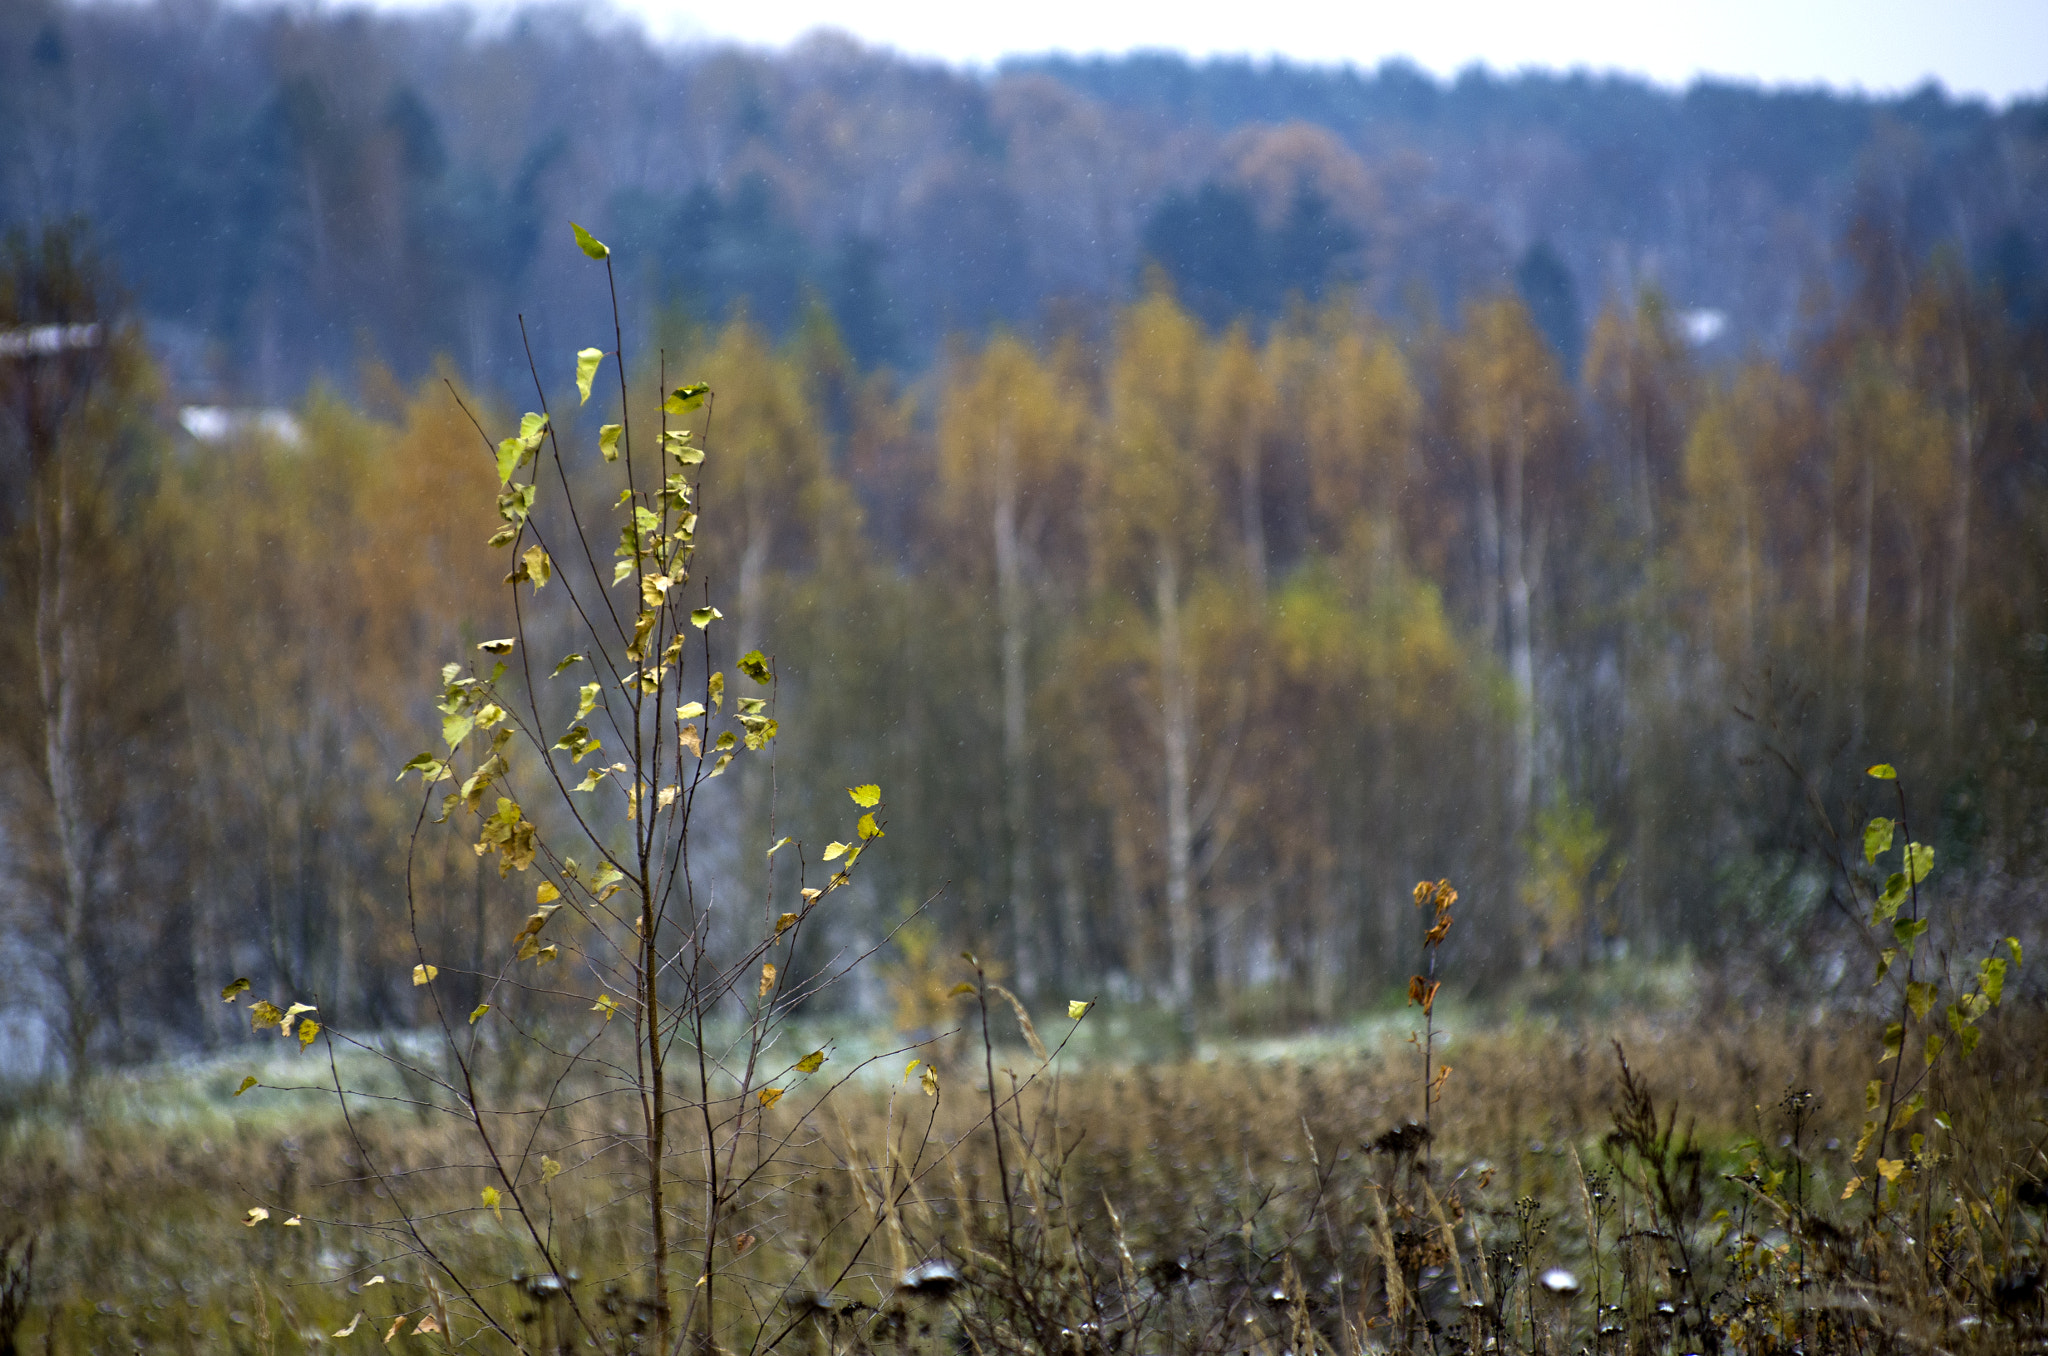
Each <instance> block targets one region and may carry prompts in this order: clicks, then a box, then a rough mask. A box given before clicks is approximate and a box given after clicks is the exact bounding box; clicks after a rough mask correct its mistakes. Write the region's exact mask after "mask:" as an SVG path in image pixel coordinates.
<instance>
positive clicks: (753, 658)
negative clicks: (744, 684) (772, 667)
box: [737, 650, 775, 686]
mask: <svg viewBox="0 0 2048 1356" xmlns="http://www.w3.org/2000/svg"><path fill="white" fill-rule="evenodd" d="M737 667H738V668H739V671H740V672H741V673H744V674H745V675H747V677H749V678H751V679H753V680H754V681H755V682H757V683H760V684H762V685H763V686H766V685H767V684H768V683H769V682H770V681H771V680H773V679H774V677H775V675H774V674H772V673H770V672H769V671H768V660H767V658H766V656H764V655H763V654H762V653H761V652H760V651H759V650H749V651H747V652H746V653H745V654H743V655H741V656H740V662H739V664H738V666H737Z"/></svg>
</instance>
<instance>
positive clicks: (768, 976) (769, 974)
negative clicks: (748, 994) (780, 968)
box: [760, 962, 775, 998]
mask: <svg viewBox="0 0 2048 1356" xmlns="http://www.w3.org/2000/svg"><path fill="white" fill-rule="evenodd" d="M774 987H775V965H774V963H773V962H770V963H769V964H766V965H763V966H762V967H761V994H760V996H761V997H763V998H766V997H767V996H768V991H769V990H770V989H772V988H774Z"/></svg>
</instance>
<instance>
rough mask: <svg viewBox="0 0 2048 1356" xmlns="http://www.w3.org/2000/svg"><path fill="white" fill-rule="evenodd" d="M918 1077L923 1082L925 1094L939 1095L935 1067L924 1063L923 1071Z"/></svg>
mask: <svg viewBox="0 0 2048 1356" xmlns="http://www.w3.org/2000/svg"><path fill="white" fill-rule="evenodd" d="M920 1078H921V1080H922V1082H923V1083H924V1095H925V1096H927V1097H936V1096H938V1095H939V1071H938V1070H937V1069H935V1068H933V1067H932V1066H931V1065H929V1064H927V1065H925V1066H924V1073H923V1074H921V1075H920Z"/></svg>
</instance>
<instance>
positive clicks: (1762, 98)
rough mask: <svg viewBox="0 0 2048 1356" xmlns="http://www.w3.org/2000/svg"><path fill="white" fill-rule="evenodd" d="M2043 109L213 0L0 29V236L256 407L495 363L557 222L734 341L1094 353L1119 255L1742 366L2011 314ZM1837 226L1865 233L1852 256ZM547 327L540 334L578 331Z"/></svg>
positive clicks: (578, 299)
mask: <svg viewBox="0 0 2048 1356" xmlns="http://www.w3.org/2000/svg"><path fill="white" fill-rule="evenodd" d="M2044 148H2048V111H2044V107H2043V105H2042V104H2041V103H2039V102H2038V101H2037V102H2033V103H2022V104H2016V105H2014V106H2011V107H2008V108H2005V109H2003V110H1993V109H1991V108H1989V107H1986V106H1984V105H1982V104H1978V103H1973V102H1969V101H1957V100H1953V99H1950V98H1948V97H1946V96H1945V95H1943V94H1942V93H1941V92H1940V91H1939V90H1936V89H1928V90H1925V91H1922V92H1920V93H1917V94H1913V95H1910V96H1906V97H1894V98H1884V99H1874V98H1866V97H1861V96H1854V95H1844V94H1835V93H1829V92H1824V91H1803V92H1802V91H1764V90H1760V89H1754V88H1747V87H1742V86H1738V85H1728V84H1715V83H1711V82H1708V83H1701V84H1697V85H1694V86H1692V87H1691V88H1689V89H1686V90H1683V91H1678V90H1669V89H1661V88H1657V87H1653V86H1650V85H1648V84H1645V83H1642V82H1640V81H1635V80H1630V79H1625V78H1619V77H1590V76H1560V75H1547V74H1527V75H1517V76H1496V75H1488V74H1486V73H1484V72H1479V71H1475V72H1472V73H1470V74H1468V75H1466V76H1464V77H1461V78H1460V79H1458V80H1456V81H1455V82H1452V83H1449V84H1444V83H1439V82H1437V81H1435V80H1432V79H1430V78H1429V77H1426V76H1424V75H1422V74H1421V73H1419V72H1418V71H1416V70H1415V69H1413V68H1412V67H1407V66H1404V65H1401V64H1399V63H1394V64H1390V65H1388V66H1385V67H1382V68H1380V69H1378V70H1376V71H1355V70H1349V69H1318V68H1307V67H1291V66H1287V65H1281V64H1274V65H1268V64H1252V63H1245V62H1227V61H1225V62H1215V63H1209V64H1202V65H1193V64H1189V63H1187V62H1185V61H1183V60H1180V59H1178V58H1174V57H1167V56H1154V57H1134V58H1129V59H1124V60H1117V61H1096V62H1088V63H1084V62H1075V61H1070V60H1040V61H1019V62H1016V63H1013V64H1011V65H1008V66H1006V67H1004V68H1002V69H1001V70H999V71H996V72H994V73H992V74H987V75H976V74H972V73H968V72H962V71H955V70H949V69H946V68H944V67H940V66H936V65H932V64H926V63H920V62H913V61H908V60H904V59H901V58H898V57H895V56H892V55H890V54H887V53H885V52H879V51H873V50H866V49H863V48H860V47H858V46H857V45H855V44H853V43H852V42H850V41H848V40H845V39H843V38H837V37H831V36H819V37H815V38H813V39H811V40H809V41H807V42H805V43H803V44H801V45H799V46H798V47H796V48H794V49H792V50H790V51H788V52H786V53H779V54H771V53H761V52H750V51H744V50H737V49H732V48H723V47H701V48H686V49H668V48H661V47H657V46H653V45H650V44H649V43H648V42H647V41H646V40H645V39H644V38H643V37H642V36H640V35H639V34H638V33H637V32H635V31H634V30H631V29H628V28H619V27H605V28H598V27H593V26H589V25H586V24H585V23H583V22H581V21H579V20H578V19H576V18H575V17H574V15H573V13H572V12H571V11H568V10H545V9H544V10H536V11H530V12H528V13H527V14H526V15H525V16H524V17H521V18H519V19H516V20H510V21H505V22H501V23H498V24H495V25H486V24H482V23H480V22H476V21H471V20H467V19H463V18H461V17H457V16H455V15H453V14H441V15H434V14H429V15H421V16H376V15H372V14H370V13H368V12H365V11H346V10H342V11H328V12H322V11H318V10H303V9H265V8H244V7H239V6H229V5H225V4H221V3H218V0H165V2H164V3H154V4H141V5H131V4H83V5H66V4H62V3H60V2H59V0H21V3H17V4H12V5H9V6H7V7H6V11H5V13H4V14H0V221H6V222H27V221H33V220H41V219H50V218H53V217H58V216H62V215H65V214H68V213H74V212H75V213H82V214H83V215H84V216H85V217H87V218H88V219H89V220H91V221H92V222H93V223H94V226H95V228H96V229H97V230H98V232H99V233H100V236H101V238H102V239H103V240H104V241H105V242H106V244H107V247H108V249H109V251H110V253H111V254H112V256H113V258H114V259H115V261H116V262H117V263H118V264H119V266H120V270H121V275H122V277H123V279H124V281H125V282H126V284H127V285H128V286H129V287H130V288H131V289H132V290H133V292H134V294H135V297H136V300H137V302H138V304H139V306H140V308H141V310H142V313H143V314H144V315H146V316H147V317H148V319H149V320H150V322H151V331H152V339H153V342H154V343H156V344H157V345H158V346H159V348H160V349H162V350H165V351H169V352H172V353H174V354H175V355H176V357H177V364H176V367H175V369H174V371H175V373H176V375H177V377H178V379H179V381H180V382H181V383H183V384H184V385H186V386H187V387H192V388H198V387H211V388H215V389H217V391H218V393H219V398H221V399H224V400H228V401H246V400H257V401H270V402H276V401H290V400H292V399H295V398H296V397H297V395H298V394H299V393H300V392H301V391H302V390H303V389H304V388H305V385H306V383H307V382H308V381H309V380H311V379H312V378H314V377H315V376H318V375H325V376H326V377H327V378H329V379H330V380H339V381H342V382H343V383H344V384H349V383H352V381H353V374H354V373H355V371H356V369H357V367H358V364H359V363H360V362H361V361H362V360H364V359H366V358H374V359H378V360H381V361H383V362H385V363H387V364H389V365H391V366H392V367H393V368H394V369H395V370H396V371H398V372H399V373H400V374H401V375H403V376H406V377H408V378H410V377H413V376H417V375H419V374H421V373H424V372H425V371H426V370H427V369H428V367H429V366H430V365H431V363H432V362H433V360H434V359H435V358H436V357H437V356H442V355H445V356H447V357H448V358H450V359H451V360H453V361H454V362H455V363H456V365H457V366H458V368H459V369H460V370H461V371H462V372H463V373H464V374H465V375H466V376H467V377H469V378H470V379H471V380H472V381H474V382H477V383H479V384H480V385H482V386H484V387H487V388H492V389H513V388H514V387H516V386H517V384H518V383H519V381H520V380H523V377H522V371H523V362H522V361H521V359H520V356H519V353H520V350H519V345H518V342H517V334H516V329H517V327H516V324H515V323H514V315H515V313H516V312H519V311H524V312H525V313H526V314H527V316H528V317H529V320H530V321H531V323H532V324H533V325H534V326H536V329H535V335H536V337H537V338H540V339H543V340H545V339H547V338H548V337H549V336H552V335H553V334H554V333H555V332H556V328H555V327H563V330H564V332H567V330H571V329H574V328H575V326H576V325H578V324H585V323H588V324H594V323H596V322H597V321H598V320H599V319H600V318H601V314H600V312H599V311H598V309H597V308H596V302H595V299H593V298H591V297H588V296H586V295H584V294H583V292H582V291H581V290H580V289H578V288H577V287H576V286H575V285H574V283H573V281H572V279H573V276H574V275H573V274H572V273H571V272H570V266H569V265H568V264H565V263H564V262H562V261H560V260H559V259H557V258H556V257H555V254H554V252H552V251H549V250H547V249H545V248H544V247H543V242H544V241H546V240H548V239H552V238H553V237H552V236H551V235H549V234H548V232H550V231H553V230H559V224H560V222H561V221H562V220H564V219H566V218H568V217H571V216H574V217H576V218H577V219H578V220H583V221H586V222H588V223H589V224H590V225H591V226H592V227H593V229H596V230H598V231H599V232H600V233H601V234H603V235H604V236H605V238H606V239H608V240H612V241H615V242H617V244H618V245H619V247H620V248H621V250H622V251H631V252H632V253H631V257H633V258H635V259H636V260H637V261H638V263H637V264H636V266H635V267H636V274H635V276H634V278H633V279H632V282H633V286H632V287H631V289H630V291H631V296H632V303H633V312H632V314H631V315H630V316H629V321H631V322H632V323H633V325H634V327H635V329H637V330H641V331H642V332H645V327H646V326H647V325H649V324H651V323H652V319H653V317H654V315H655V313H656V312H657V311H658V310H659V309H660V308H661V307H662V306H664V305H677V306H680V307H682V308H683V309H684V310H685V311H687V312H688V313H689V314H690V315H692V316H694V317H696V318H698V319H700V320H705V321H712V322H717V321H722V320H723V319H725V318H727V317H728V316H729V315H730V313H731V312H732V310H733V308H734V307H736V306H739V305H742V304H744V305H745V307H746V308H747V310H748V312H749V313H750V314H751V315H752V317H753V318H754V319H755V321H756V322H757V323H759V324H761V325H762V326H764V327H765V328H766V329H767V330H768V332H770V333H771V334H774V335H777V336H783V335H787V334H788V333H790V332H791V331H792V329H793V328H794V327H795V326H796V324H797V323H798V321H799V319H800V316H801V314H802V312H803V309H804V307H805V305H806V304H807V301H808V300H809V299H812V298H815V299H817V300H819V301H821V302H822V303H823V304H824V305H825V306H826V307H827V308H828V309H829V311H830V312H831V314H832V316H833V318H834V321H835V323H836V324H837V326H838V328H839V330H840V332H841V334H842V335H843V336H844V337H845V339H846V342H847V344H848V346H849V347H850V349H851V351H852V353H853V354H854V356H855V357H856V359H858V360H859V361H860V362H861V363H862V364H863V365H864V366H875V365H884V364H886V365H892V366H895V367H898V368H899V369H907V370H922V369H923V368H925V367H926V366H927V365H928V364H929V363H930V362H931V360H932V359H933V357H934V355H935V354H936V352H937V351H938V347H939V345H940V344H941V343H942V342H943V340H944V339H945V337H946V336H947V335H949V334H955V333H963V334H970V335H971V334H977V333H979V332H981V331H982V330H983V329H984V328H985V327H987V326H989V325H991V324H1002V325H1007V326H1011V327H1014V328H1020V329H1023V330H1026V331H1029V332H1032V333H1051V332H1055V331H1059V330H1063V329H1066V328H1070V327H1072V326H1074V325H1085V326H1090V327H1093V329H1094V330H1095V331H1096V332H1097V333H1098V335H1101V334H1106V333H1107V328H1108V326H1109V324H1110V317H1111V315H1112V313H1113V312H1114V310H1115V308H1116V307H1118V306H1120V305H1122V304H1123V303H1124V302H1126V301H1127V300H1129V299H1130V298H1131V297H1132V296H1134V295H1135V294H1136V292H1137V291H1138V289H1139V288H1140V286H1141V285H1142V271H1143V267H1144V264H1145V261H1146V260H1147V259H1148V258H1150V259H1152V260H1154V261H1156V262H1158V263H1160V264H1162V265H1164V266H1165V267H1166V269H1167V270H1168V271H1169V272H1170V273H1171V274H1172V275H1173V276H1174V278H1175V280H1176V282H1177V283H1178V284H1179V287H1180V292H1181V295H1182V297H1183V298H1184V300H1186V301H1187V302H1188V303H1189V304H1190V305H1191V306H1192V307H1193V308H1194V309H1195V310H1196V311H1197V312H1198V313H1199V314H1202V315H1203V316H1204V317H1205V318H1207V319H1209V320H1211V321H1212V322H1213V321H1220V320H1222V319H1225V318H1227V317H1228V316H1231V315H1234V314H1236V313H1237V312H1239V311H1240V310H1249V311H1251V312H1253V313H1255V314H1257V315H1260V316H1263V317H1271V316H1274V315H1277V314H1279V313H1280V311H1281V310H1282V309H1283V308H1284V306H1285V304H1286V299H1287V298H1288V297H1289V296H1290V295H1297V294H1298V295H1301V296H1304V297H1305V298H1307V299H1308V300H1309V301H1310V302H1318V301H1321V300H1324V299H1326V298H1329V297H1335V296H1347V297H1349V296H1362V297H1363V298H1364V299H1365V300H1367V301H1368V302H1369V304H1370V305H1371V306H1372V308H1373V309H1374V310H1375V311H1376V312H1377V313H1379V314H1380V315H1382V316H1384V317H1386V318H1387V319H1388V320H1389V322H1390V323H1393V324H1395V325H1396V326H1397V327H1400V328H1402V329H1403V330H1412V329H1413V328H1414V327H1417V326H1423V325H1427V324H1428V323H1430V322H1432V321H1436V322H1442V323H1450V322H1452V321H1453V320H1454V319H1455V317H1456V315H1457V314H1458V311H1459V308H1460V307H1461V306H1463V305H1464V303H1465V302H1467V301H1469V300H1472V299H1474V298H1476V297H1482V296H1487V295H1491V294H1493V293H1496V292H1501V291H1519V292H1520V293H1521V294H1522V295H1524V296H1526V297H1528V298H1529V299H1530V302H1531V304H1532V306H1533V307H1534V309H1535V311H1536V314H1537V316H1538V318H1539V322H1540V324H1541V325H1542V328H1543V329H1544V331H1545V332H1546V333H1547V334H1548V335H1550V336H1551V337H1552V339H1553V340H1554V341H1555V342H1556V344H1557V345H1558V346H1559V348H1560V349H1561V351H1563V352H1564V353H1565V355H1566V356H1567V359H1568V361H1569V362H1576V360H1577V359H1578V357H1579V356H1580V354H1581V351H1582V349H1583V346H1584V343H1585V339H1586V330H1587V326H1588V325H1590V323H1591V320H1592V317H1593V315H1594V314H1595V313H1596V312H1597V311H1598V310H1599V309H1600V308H1601V307H1602V306H1603V305H1606V304H1607V303H1608V302H1610V301H1613V300H1616V299H1620V300H1622V301H1623V302H1627V301H1628V300H1629V299H1631V298H1633V297H1634V295H1635V294H1636V292H1637V291H1638V289H1639V288H1641V287H1643V286H1646V285H1651V286H1655V287H1657V288H1658V289H1659V290H1660V291H1661V292H1662V293H1663V294H1664V295H1665V296H1666V297H1667V299H1668V300H1669V301H1670V303H1671V304H1672V305H1673V306H1674V307H1675V308H1677V309H1679V310H1681V311H1711V312H1715V313H1718V314H1719V315H1720V317H1722V319H1723V321H1724V322H1725V323H1724V327H1723V328H1721V329H1720V330H1718V331H1717V332H1716V331H1713V329H1712V323H1711V322H1709V323H1708V327H1707V329H1706V330H1702V331H1701V333H1708V332H1715V333H1717V337H1716V338H1715V340H1714V351H1715V352H1716V353H1718V354H1720V355H1724V356H1739V355H1740V354H1742V353H1745V352H1748V351H1751V350H1761V351H1764V352H1768V353H1772V354H1776V355H1784V354H1787V353H1789V352H1791V351H1792V350H1793V349H1794V348H1795V347H1796V346H1797V344H1798V343H1799V342H1800V341H1801V340H1803V339H1805V338H1808V337H1810V335H1809V330H1810V327H1811V322H1812V320H1813V317H1814V314H1815V311H1816V309H1817V308H1818V309H1821V310H1825V308H1826V306H1827V305H1828V304H1829V299H1830V298H1832V297H1835V296H1838V295H1839V294H1840V292H1841V290H1842V289H1843V288H1844V287H1845V286H1847V285H1848V283H1849V278H1850V268H1849V262H1848V252H1847V251H1846V250H1845V248H1844V243H1845V231H1847V230H1848V228H1849V226H1850V224H1851V223H1852V222H1853V221H1858V220H1862V221H1867V222H1869V223H1871V224H1872V225H1873V227H1874V228H1875V229H1877V230H1879V231H1880V232H1881V235H1882V239H1883V241H1884V242H1886V243H1885V245H1884V248H1888V249H1893V250H1895V251H1896V253H1897V257H1896V258H1893V259H1889V260H1887V261H1886V265H1887V266H1888V267H1890V268H1892V269H1893V270H1894V271H1895V272H1896V271H1898V270H1901V269H1903V268H1905V267H1906V266H1908V265H1909V264H1910V263H1911V261H1913V260H1915V259H1917V258H1919V257H1921V255H1923V254H1924V253H1925V251H1926V250H1927V249H1929V248H1931V247H1932V246H1933V245H1935V244H1936V243H1939V242H1943V241H1947V242H1951V243H1952V244H1953V245H1954V247H1955V248H1956V249H1957V250H1958V251H1959V252H1960V255H1961V257H1962V259H1963V260H1964V262H1965V265H1966V267H1967V269H1968V270H1969V272H1970V273H1971V275H1972V276H1973V277H1976V278H1979V279H1993V280H1996V281H1997V282H1998V284H1999V285H2000V286H2001V287H2002V288H2003V289H2004V291H2005V293H2006V295H2007V297H2008V299H2009V300H2010V301H2011V302H2013V303H2014V304H2017V305H2026V306H2031V307H2037V306H2039V305H2040V304H2041V297H2042V291H2043V288H2044V286H2048V283H2044V273H2043V263H2042V261H2043V260H2044V258H2048V253H2044V251H2048V225H2044V222H2048V172H2044V168H2043V166H2044V163H2048V162H2044ZM1870 247H1871V248H1877V247H1878V246H1877V244H1876V242H1875V241H1873V242H1871V244H1870ZM579 342H580V341H579Z"/></svg>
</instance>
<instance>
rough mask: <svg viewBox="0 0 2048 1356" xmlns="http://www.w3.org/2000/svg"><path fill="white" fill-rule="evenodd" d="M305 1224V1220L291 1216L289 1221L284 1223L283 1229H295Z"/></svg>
mask: <svg viewBox="0 0 2048 1356" xmlns="http://www.w3.org/2000/svg"><path fill="white" fill-rule="evenodd" d="M305 1222H306V1221H305V1220H303V1219H301V1218H299V1217H298V1216H297V1215H293V1216H292V1217H291V1218H290V1219H288V1220H286V1221H285V1222H284V1227H285V1228H287V1229H296V1228H298V1227H299V1226H300V1225H302V1224H304V1223H305Z"/></svg>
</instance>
